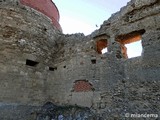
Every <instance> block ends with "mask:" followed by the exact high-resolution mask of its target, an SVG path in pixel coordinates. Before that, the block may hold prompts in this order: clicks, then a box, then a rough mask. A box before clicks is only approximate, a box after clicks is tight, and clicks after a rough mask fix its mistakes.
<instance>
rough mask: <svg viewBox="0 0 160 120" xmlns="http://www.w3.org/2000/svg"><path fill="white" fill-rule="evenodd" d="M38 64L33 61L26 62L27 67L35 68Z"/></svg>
mask: <svg viewBox="0 0 160 120" xmlns="http://www.w3.org/2000/svg"><path fill="white" fill-rule="evenodd" d="M38 63H39V62H36V61H33V60H28V59H27V60H26V65H28V66H33V67H35V66H37V64H38Z"/></svg>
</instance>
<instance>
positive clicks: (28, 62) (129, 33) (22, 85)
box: [0, 0, 160, 120]
mask: <svg viewBox="0 0 160 120" xmlns="http://www.w3.org/2000/svg"><path fill="white" fill-rule="evenodd" d="M58 21H59V12H58V9H57V7H56V6H55V4H54V3H53V2H52V1H51V0H0V120H85V119H86V120H131V119H132V118H127V117H126V116H125V115H126V113H130V114H131V113H139V114H144V113H147V114H157V115H159V117H160V0H131V1H130V2H128V4H127V5H126V6H125V7H123V8H121V10H120V11H119V12H117V13H115V14H113V15H112V16H111V17H110V18H109V19H108V20H106V21H104V22H103V24H102V25H101V27H100V29H98V30H95V31H94V32H93V33H91V34H90V35H88V36H84V35H83V34H80V33H78V34H67V35H66V34H63V33H62V29H61V26H60V25H59V22H58ZM84 29H85V28H84ZM140 40H141V44H142V48H143V51H142V54H141V56H139V57H134V58H130V59H129V58H128V57H127V56H128V55H127V49H126V47H125V45H126V44H129V43H133V42H136V41H140ZM106 47H107V49H108V51H107V52H106V53H105V54H102V49H103V48H106ZM135 49H137V48H135ZM55 106H56V107H55ZM55 108H56V109H57V110H55V111H54V109H55ZM59 108H60V109H59ZM63 108H64V109H63ZM57 111H58V112H57ZM54 113H56V114H55V116H53V114H54ZM157 117H158V116H157ZM157 117H152V118H146V119H148V120H152V119H153V120H158V118H157ZM140 119H143V118H140Z"/></svg>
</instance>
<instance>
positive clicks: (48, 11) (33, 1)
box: [20, 0, 62, 31]
mask: <svg viewBox="0 0 160 120" xmlns="http://www.w3.org/2000/svg"><path fill="white" fill-rule="evenodd" d="M20 3H21V4H23V5H26V6H29V7H31V8H33V9H35V10H37V11H39V12H41V13H43V14H45V15H46V16H48V17H49V18H50V19H51V20H52V23H53V25H54V26H55V27H56V28H57V29H59V30H60V31H62V29H61V26H60V24H59V11H58V8H57V7H56V5H55V4H54V3H53V2H52V0H20Z"/></svg>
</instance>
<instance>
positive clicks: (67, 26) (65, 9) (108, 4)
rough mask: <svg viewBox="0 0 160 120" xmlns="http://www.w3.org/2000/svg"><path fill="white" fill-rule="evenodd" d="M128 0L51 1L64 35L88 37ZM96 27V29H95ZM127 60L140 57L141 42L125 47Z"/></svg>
mask: <svg viewBox="0 0 160 120" xmlns="http://www.w3.org/2000/svg"><path fill="white" fill-rule="evenodd" d="M129 1H130V0H53V2H54V3H55V4H56V6H57V8H58V9H59V13H60V24H61V27H62V30H63V33H64V34H73V33H84V34H85V35H88V34H90V33H92V32H93V31H94V30H96V29H98V28H99V27H100V25H101V24H102V23H103V21H105V20H107V19H108V18H109V17H110V16H111V14H113V13H115V12H117V11H119V10H120V8H121V7H123V6H125V5H127V2H129ZM96 25H97V26H98V27H96ZM126 47H127V53H128V56H129V58H131V57H136V56H140V55H141V51H142V46H141V41H139V42H135V43H133V44H128V45H126Z"/></svg>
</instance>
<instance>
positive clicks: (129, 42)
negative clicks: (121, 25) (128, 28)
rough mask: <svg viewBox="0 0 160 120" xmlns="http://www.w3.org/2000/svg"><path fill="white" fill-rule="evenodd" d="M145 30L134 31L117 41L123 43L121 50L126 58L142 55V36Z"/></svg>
mask: <svg viewBox="0 0 160 120" xmlns="http://www.w3.org/2000/svg"><path fill="white" fill-rule="evenodd" d="M144 33H145V30H144V29H143V30H139V31H134V32H131V33H129V34H125V35H120V36H118V37H117V38H116V40H117V41H118V42H119V43H121V50H122V54H123V56H124V58H133V57H138V56H141V53H142V43H141V42H142V35H143V34H144Z"/></svg>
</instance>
